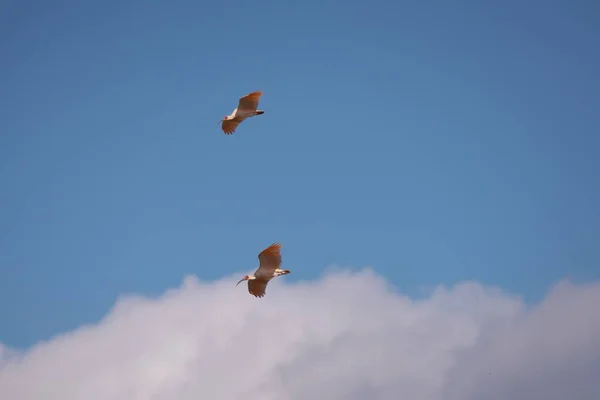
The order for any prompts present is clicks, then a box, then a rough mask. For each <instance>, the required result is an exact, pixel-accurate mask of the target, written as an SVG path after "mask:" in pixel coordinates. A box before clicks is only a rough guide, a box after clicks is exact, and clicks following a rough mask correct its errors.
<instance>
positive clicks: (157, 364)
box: [0, 270, 600, 400]
mask: <svg viewBox="0 0 600 400" xmlns="http://www.w3.org/2000/svg"><path fill="white" fill-rule="evenodd" d="M235 278H237V276H234V277H228V278H227V279H223V280H221V281H218V282H211V283H204V282H199V281H198V280H197V279H195V278H193V277H188V278H186V279H185V281H184V283H183V285H182V286H181V287H180V288H178V289H174V290H169V291H167V292H166V293H165V294H164V295H163V296H161V297H160V298H156V299H149V298H145V297H139V296H130V297H124V298H121V299H120V300H119V301H118V302H117V304H116V306H115V307H114V309H113V310H111V311H110V312H109V313H108V315H107V316H106V317H105V318H104V319H103V320H101V321H99V322H98V323H97V324H95V325H91V326H84V327H81V328H79V329H77V330H76V331H74V332H70V333H68V334H65V335H61V336H58V337H55V338H53V339H52V340H50V341H47V342H43V343H39V344H38V345H36V346H34V347H33V348H31V349H29V350H27V351H26V352H25V353H24V354H21V355H14V354H11V355H10V357H9V355H8V353H7V352H8V349H6V348H3V347H1V346H0V360H4V361H0V399H7V400H34V399H35V400H75V399H77V400H83V399H85V400H106V399H112V400H163V399H164V400H167V399H169V400H171V399H178V400H187V399H190V400H191V399H194V400H198V399H219V400H232V399H241V398H244V399H247V400H255V399H256V400H258V399H260V400H270V399H277V400H287V399H290V400H292V399H294V400H295V399H303V400H307V399H327V400H336V399H356V400H358V399H361V400H362V399H393V400H398V399H419V400H430V399H431V400H433V399H435V400H438V399H440V400H441V399H445V400H459V399H460V400H464V399H466V400H480V399H486V400H496V399H498V400H499V399H511V400H518V399H545V400H553V399H557V400H558V399H561V400H564V399H566V398H569V397H573V398H576V399H578V400H587V399H599V398H600V379H598V377H600V312H598V310H597V308H598V305H600V284H593V285H581V286H576V285H573V284H571V283H568V282H561V283H559V284H558V285H557V286H556V287H555V288H553V290H552V291H551V292H550V293H549V295H548V296H547V298H545V299H544V301H543V302H542V303H540V304H539V305H536V306H535V307H533V308H527V307H526V306H525V305H524V304H523V302H522V301H521V300H520V299H519V298H516V297H513V296H509V295H507V294H504V293H502V292H500V291H498V290H495V289H490V288H486V287H482V286H481V285H479V284H477V283H473V282H468V283H463V284H460V285H458V286H456V287H454V288H451V289H445V288H442V287H440V288H437V289H436V290H435V291H434V292H433V293H432V294H431V295H430V296H429V297H427V298H426V299H423V300H419V301H415V300H412V299H410V298H409V297H406V296H403V295H401V294H398V293H397V292H395V291H394V290H393V289H391V288H390V287H389V286H388V285H387V283H386V282H385V281H384V280H383V279H382V278H381V277H380V276H378V275H376V274H374V273H373V272H371V271H370V270H365V271H362V272H359V273H350V272H344V271H337V272H335V273H331V274H329V275H327V276H325V277H324V278H322V279H321V280H319V281H316V282H301V283H296V284H288V283H287V282H285V278H276V279H275V280H274V281H272V282H271V283H270V284H269V288H268V293H267V296H266V297H265V298H263V299H256V298H254V297H252V296H250V295H249V294H248V293H247V291H246V288H245V287H242V286H241V285H240V287H237V288H236V287H234V283H235V281H236V279H235ZM14 357H16V358H14Z"/></svg>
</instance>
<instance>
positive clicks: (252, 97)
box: [219, 90, 265, 135]
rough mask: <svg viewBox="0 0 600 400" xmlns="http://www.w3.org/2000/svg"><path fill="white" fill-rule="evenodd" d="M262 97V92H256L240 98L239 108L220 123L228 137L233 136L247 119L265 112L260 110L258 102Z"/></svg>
mask: <svg viewBox="0 0 600 400" xmlns="http://www.w3.org/2000/svg"><path fill="white" fill-rule="evenodd" d="M260 96H262V92H261V91H260V90H259V91H256V92H252V93H250V94H247V95H246V96H244V97H241V98H240V101H239V103H238V106H237V107H236V109H235V110H233V112H232V113H231V114H229V115H226V116H224V117H223V119H222V120H221V121H219V123H220V124H221V129H222V130H223V132H224V133H225V134H226V135H231V134H232V133H233V132H235V130H236V129H237V127H238V125H239V124H241V123H242V122H243V121H244V120H245V119H246V118H250V117H254V116H255V115H261V114H264V113H265V112H264V111H263V110H259V109H258V102H259V100H260Z"/></svg>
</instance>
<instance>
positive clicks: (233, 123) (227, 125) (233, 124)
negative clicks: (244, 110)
mask: <svg viewBox="0 0 600 400" xmlns="http://www.w3.org/2000/svg"><path fill="white" fill-rule="evenodd" d="M240 122H242V121H240V120H238V119H235V118H234V119H228V120H227V121H223V123H222V124H221V129H222V130H223V132H225V134H226V135H231V134H232V133H233V132H235V130H236V129H237V127H238V125H239V124H240Z"/></svg>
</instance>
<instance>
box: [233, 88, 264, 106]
mask: <svg viewBox="0 0 600 400" xmlns="http://www.w3.org/2000/svg"><path fill="white" fill-rule="evenodd" d="M260 96H262V92H261V91H260V90H258V91H256V92H252V93H250V94H247V95H245V96H244V97H241V98H240V102H239V104H238V110H240V109H242V110H253V111H256V109H257V108H258V102H259V100H260Z"/></svg>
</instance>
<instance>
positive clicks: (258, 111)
mask: <svg viewBox="0 0 600 400" xmlns="http://www.w3.org/2000/svg"><path fill="white" fill-rule="evenodd" d="M264 113H265V112H264V111H263V110H256V115H261V114H264Z"/></svg>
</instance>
